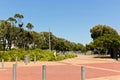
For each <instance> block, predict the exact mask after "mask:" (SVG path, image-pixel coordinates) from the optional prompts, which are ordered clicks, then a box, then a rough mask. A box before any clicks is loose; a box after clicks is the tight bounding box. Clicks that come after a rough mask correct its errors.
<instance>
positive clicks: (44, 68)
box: [42, 65, 46, 80]
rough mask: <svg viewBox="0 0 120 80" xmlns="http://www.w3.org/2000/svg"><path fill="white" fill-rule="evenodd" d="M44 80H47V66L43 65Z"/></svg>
mask: <svg viewBox="0 0 120 80" xmlns="http://www.w3.org/2000/svg"><path fill="white" fill-rule="evenodd" d="M42 80H46V65H42Z"/></svg>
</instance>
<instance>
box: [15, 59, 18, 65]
mask: <svg viewBox="0 0 120 80" xmlns="http://www.w3.org/2000/svg"><path fill="white" fill-rule="evenodd" d="M15 64H16V66H17V64H18V58H17V57H16V58H15Z"/></svg>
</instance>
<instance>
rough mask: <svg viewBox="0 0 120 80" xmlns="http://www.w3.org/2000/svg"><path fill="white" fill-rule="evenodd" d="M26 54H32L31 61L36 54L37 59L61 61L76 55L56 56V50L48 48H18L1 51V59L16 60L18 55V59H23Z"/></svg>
mask: <svg viewBox="0 0 120 80" xmlns="http://www.w3.org/2000/svg"><path fill="white" fill-rule="evenodd" d="M25 55H29V56H30V61H34V57H35V56H36V59H37V60H39V61H59V60H64V59H67V58H73V57H76V55H74V54H65V55H61V54H59V55H58V54H57V56H56V57H55V56H54V52H50V51H48V50H41V49H35V50H24V49H17V50H15V49H14V50H10V51H6V52H0V59H4V60H5V61H15V59H16V57H17V59H18V61H21V60H22V61H23V60H24V57H25Z"/></svg>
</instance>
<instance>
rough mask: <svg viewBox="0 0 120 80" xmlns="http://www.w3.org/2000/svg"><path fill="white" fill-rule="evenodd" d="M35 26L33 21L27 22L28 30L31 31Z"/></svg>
mask: <svg viewBox="0 0 120 80" xmlns="http://www.w3.org/2000/svg"><path fill="white" fill-rule="evenodd" d="M33 27H34V26H33V25H32V24H31V23H27V25H26V28H28V31H31V29H32V28H33Z"/></svg>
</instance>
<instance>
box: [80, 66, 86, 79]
mask: <svg viewBox="0 0 120 80" xmlns="http://www.w3.org/2000/svg"><path fill="white" fill-rule="evenodd" d="M81 80H85V67H84V66H82V67H81Z"/></svg>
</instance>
